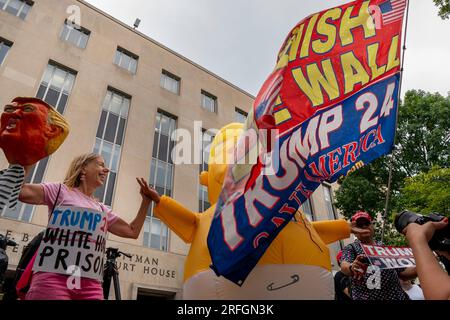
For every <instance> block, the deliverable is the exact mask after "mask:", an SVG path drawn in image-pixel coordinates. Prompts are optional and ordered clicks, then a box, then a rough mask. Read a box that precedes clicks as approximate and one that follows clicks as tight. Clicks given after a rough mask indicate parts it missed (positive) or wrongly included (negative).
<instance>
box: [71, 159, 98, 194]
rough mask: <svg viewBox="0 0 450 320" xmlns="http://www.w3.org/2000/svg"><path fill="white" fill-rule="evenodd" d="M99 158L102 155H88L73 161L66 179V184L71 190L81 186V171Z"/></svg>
mask: <svg viewBox="0 0 450 320" xmlns="http://www.w3.org/2000/svg"><path fill="white" fill-rule="evenodd" d="M98 157H100V155H99V154H97V153H86V154H83V155H81V156H78V157H76V158H75V159H73V160H72V163H71V164H70V166H69V169H68V170H67V173H66V177H65V178H64V184H65V185H66V186H68V187H69V188H76V187H78V186H79V185H80V177H81V170H83V168H84V167H86V166H87V165H88V164H89V163H90V162H91V161H93V160H95V159H97V158H98Z"/></svg>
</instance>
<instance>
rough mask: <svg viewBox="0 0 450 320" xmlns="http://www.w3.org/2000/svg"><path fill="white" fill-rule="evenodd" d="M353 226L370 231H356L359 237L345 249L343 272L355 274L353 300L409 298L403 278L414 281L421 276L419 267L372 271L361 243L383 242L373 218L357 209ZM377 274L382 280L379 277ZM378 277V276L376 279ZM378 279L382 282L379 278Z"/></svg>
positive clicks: (352, 280)
mask: <svg viewBox="0 0 450 320" xmlns="http://www.w3.org/2000/svg"><path fill="white" fill-rule="evenodd" d="M351 223H352V225H353V226H356V227H357V228H361V229H368V230H370V232H368V233H361V234H356V237H357V240H355V241H354V242H353V243H350V244H349V245H347V246H346V247H345V248H344V249H343V250H342V261H341V271H342V272H343V273H344V274H346V275H348V276H349V277H351V288H352V290H351V298H352V299H353V300H409V297H408V295H407V294H406V293H405V292H404V291H403V290H402V287H401V285H400V281H399V277H400V278H401V279H404V280H411V279H414V278H415V277H416V276H417V273H416V270H415V268H401V269H384V270H379V272H375V273H374V274H371V273H369V272H367V267H368V262H367V261H365V259H367V258H365V254H364V251H363V248H362V247H361V244H367V245H383V244H382V243H381V242H380V241H375V240H374V238H373V237H374V234H375V229H374V226H373V224H372V217H371V216H370V215H369V214H368V213H367V212H365V211H359V212H356V213H355V214H354V215H353V216H352V218H351ZM377 274H378V276H379V279H376V277H377ZM374 277H375V278H374ZM377 280H378V281H377Z"/></svg>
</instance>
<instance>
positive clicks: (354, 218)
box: [352, 211, 372, 222]
mask: <svg viewBox="0 0 450 320" xmlns="http://www.w3.org/2000/svg"><path fill="white" fill-rule="evenodd" d="M359 219H366V220H368V221H372V217H371V216H370V214H368V213H367V212H365V211H358V212H357V213H355V214H354V215H353V216H352V222H356V221H357V220H359Z"/></svg>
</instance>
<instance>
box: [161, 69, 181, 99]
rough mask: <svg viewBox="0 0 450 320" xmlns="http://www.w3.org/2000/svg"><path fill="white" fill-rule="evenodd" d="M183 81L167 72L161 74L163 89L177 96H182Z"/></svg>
mask: <svg viewBox="0 0 450 320" xmlns="http://www.w3.org/2000/svg"><path fill="white" fill-rule="evenodd" d="M180 81H181V79H180V78H179V77H177V76H175V75H173V74H171V73H170V72H167V71H166V70H163V71H162V73H161V88H164V89H166V90H169V91H170V92H173V93H175V94H180Z"/></svg>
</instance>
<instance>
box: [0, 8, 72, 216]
mask: <svg viewBox="0 0 450 320" xmlns="http://www.w3.org/2000/svg"><path fill="white" fill-rule="evenodd" d="M0 1H1V0H0ZM75 76H76V73H75V71H72V70H70V69H68V68H65V67H62V66H59V65H58V66H57V65H56V64H54V63H52V62H51V63H49V64H48V65H47V68H46V70H45V72H44V76H43V77H42V81H41V85H40V86H39V90H38V92H37V94H36V97H38V98H39V99H42V100H44V101H45V102H47V103H48V104H50V105H52V106H54V107H56V108H57V110H58V112H59V113H61V114H64V111H65V109H66V105H67V100H68V98H69V95H70V92H71V91H72V87H73V84H74V81H75ZM49 158H50V157H47V158H44V159H42V160H41V161H39V162H38V163H37V164H36V165H35V166H34V167H33V168H32V169H31V170H30V171H31V172H30V173H29V174H28V176H27V177H26V178H25V183H41V182H42V179H43V177H44V174H45V170H46V168H47V164H48V161H49ZM33 209H34V206H32V205H27V204H24V203H22V202H20V201H19V204H18V205H17V207H16V209H15V210H5V211H4V212H3V213H2V216H3V217H6V218H11V219H16V220H21V221H25V222H30V221H31V217H32V214H33Z"/></svg>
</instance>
